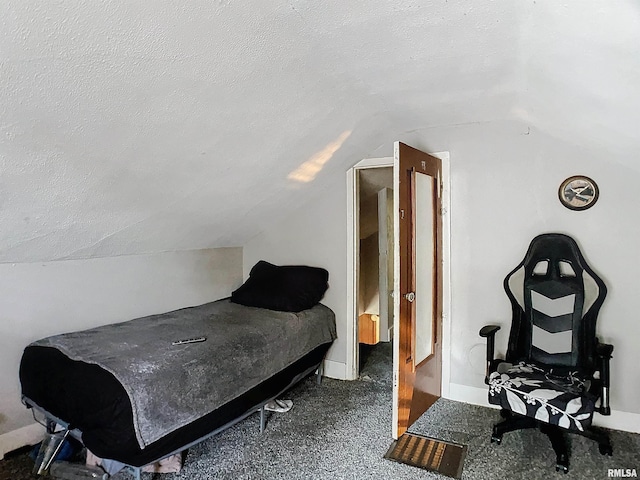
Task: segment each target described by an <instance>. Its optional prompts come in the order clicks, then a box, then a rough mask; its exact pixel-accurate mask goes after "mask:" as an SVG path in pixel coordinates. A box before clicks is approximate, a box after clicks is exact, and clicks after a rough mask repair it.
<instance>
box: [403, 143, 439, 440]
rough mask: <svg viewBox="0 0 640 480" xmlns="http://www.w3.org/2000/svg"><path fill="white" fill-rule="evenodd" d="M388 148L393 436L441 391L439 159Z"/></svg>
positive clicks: (424, 409)
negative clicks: (391, 154) (392, 236)
mask: <svg viewBox="0 0 640 480" xmlns="http://www.w3.org/2000/svg"><path fill="white" fill-rule="evenodd" d="M394 147H395V148H394V174H395V175H394V183H395V186H394V207H395V212H396V215H395V217H394V222H395V231H396V233H397V235H396V237H395V245H394V257H395V261H396V264H395V269H394V286H395V292H397V294H394V329H395V331H396V334H395V335H394V367H393V368H394V382H393V387H394V391H393V407H394V408H393V417H394V418H393V435H394V438H398V437H399V436H400V435H402V434H403V433H404V432H405V431H406V430H407V428H409V426H410V425H411V424H412V423H413V422H415V421H416V420H417V419H418V418H419V417H420V415H422V414H423V413H424V412H425V411H426V410H427V409H428V408H429V407H430V406H431V405H432V404H433V403H434V402H435V401H436V400H437V399H438V398H439V397H440V392H441V378H442V344H441V337H442V334H441V332H442V268H441V265H442V217H441V215H440V211H441V198H440V192H441V191H442V188H441V185H440V182H441V178H442V174H441V172H442V164H441V161H440V159H438V158H435V157H432V156H431V155H428V154H426V153H424V152H421V151H419V150H416V149H414V148H412V147H409V146H407V145H405V144H403V143H400V142H396V144H395V146H394Z"/></svg>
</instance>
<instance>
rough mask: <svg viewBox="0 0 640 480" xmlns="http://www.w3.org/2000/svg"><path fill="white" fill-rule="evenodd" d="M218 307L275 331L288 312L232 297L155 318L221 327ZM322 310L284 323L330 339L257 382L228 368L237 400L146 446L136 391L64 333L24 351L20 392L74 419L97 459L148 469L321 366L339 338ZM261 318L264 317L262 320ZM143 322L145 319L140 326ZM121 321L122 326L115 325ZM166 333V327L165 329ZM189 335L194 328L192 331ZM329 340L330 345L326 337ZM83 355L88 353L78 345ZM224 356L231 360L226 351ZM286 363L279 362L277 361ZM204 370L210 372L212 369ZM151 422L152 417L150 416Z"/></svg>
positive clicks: (277, 352) (294, 337) (296, 337)
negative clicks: (250, 304) (247, 315)
mask: <svg viewBox="0 0 640 480" xmlns="http://www.w3.org/2000/svg"><path fill="white" fill-rule="evenodd" d="M213 304H221V305H222V309H223V310H224V311H227V310H228V307H229V308H231V309H233V310H234V311H235V312H236V316H240V317H242V316H243V313H247V311H248V310H250V312H249V313H251V315H253V316H254V317H255V316H256V315H258V318H263V319H264V320H265V321H264V322H263V323H264V326H261V327H259V328H265V329H271V330H273V328H274V324H273V321H274V317H273V314H274V313H276V314H280V313H283V312H273V311H263V312H260V309H256V308H252V307H242V306H237V307H242V308H239V309H237V308H236V306H229V305H228V304H229V302H228V300H223V301H219V302H213V303H212V304H205V305H202V306H199V307H191V308H190V309H182V310H180V311H176V312H183V313H181V314H177V313H176V312H168V313H166V314H161V315H159V316H158V315H156V316H152V317H153V321H155V322H158V321H160V322H161V320H162V319H166V318H176V317H177V318H180V321H181V322H185V319H188V318H199V317H200V318H201V317H203V316H205V317H206V318H207V321H208V322H213V323H215V321H216V319H215V318H214V317H215V315H214V316H213V317H212V316H211V312H212V308H213V307H216V308H217V307H218V306H220V305H218V306H216V305H213ZM212 306H213V307H212ZM320 307H321V308H319V309H316V315H314V314H312V313H310V312H311V310H313V309H310V310H308V311H305V312H300V313H299V314H292V313H284V315H285V318H284V319H283V320H282V321H289V322H291V321H294V320H292V317H290V316H291V315H295V316H297V317H300V318H304V320H305V321H304V322H302V323H304V325H305V327H304V329H305V330H306V329H310V330H326V329H327V328H329V331H330V332H331V333H330V335H329V338H326V333H325V335H324V336H322V335H321V336H320V337H318V338H319V340H317V341H316V342H313V343H309V344H308V345H307V346H306V347H305V349H304V351H303V352H302V353H301V354H297V355H296V358H294V359H288V360H286V361H285V363H284V364H282V363H281V364H282V365H283V366H282V367H279V368H278V369H277V371H275V372H272V373H270V374H268V375H263V376H262V378H259V379H258V380H256V378H254V375H253V373H252V374H251V375H249V376H250V377H251V382H250V383H247V382H246V379H245V378H241V377H246V376H247V375H246V371H243V369H239V370H238V372H235V371H227V372H225V373H224V375H222V374H221V375H220V378H222V379H223V382H219V383H220V384H221V385H220V386H221V388H223V389H224V390H225V392H226V391H228V390H229V387H230V385H231V386H236V385H237V386H239V388H237V392H236V393H235V394H234V395H233V396H232V397H228V396H226V399H225V401H224V402H222V403H219V404H215V405H214V407H213V408H211V409H209V410H207V411H206V412H205V413H204V414H202V415H200V416H198V417H197V418H195V419H193V420H191V421H189V422H185V423H183V424H180V425H179V426H178V427H177V428H173V429H171V430H170V431H168V432H167V433H165V434H163V435H162V436H160V437H158V438H157V439H154V441H152V442H148V443H146V444H142V445H141V444H140V441H139V438H138V437H139V436H138V435H137V434H138V432H137V430H136V427H135V421H134V419H135V408H134V407H133V402H134V401H135V399H134V398H133V397H132V395H131V392H130V390H131V386H129V387H127V386H126V385H123V382H122V381H121V380H120V379H118V378H117V376H118V373H117V369H115V370H114V369H112V368H110V365H109V364H108V362H107V364H106V365H100V364H98V363H99V362H93V361H92V360H88V361H87V360H86V359H85V360H80V359H79V358H76V356H75V355H74V353H76V352H74V351H73V349H72V348H71V347H70V345H72V344H73V342H71V343H65V340H67V338H66V337H65V335H62V336H56V337H49V338H48V339H43V340H42V341H38V342H34V343H33V344H31V345H30V346H28V347H27V348H26V349H25V352H24V354H23V358H22V362H21V366H20V380H21V383H22V393H23V395H24V396H25V397H27V398H28V399H29V400H30V401H32V402H34V403H35V404H37V405H38V406H40V407H42V408H43V409H45V410H46V411H48V412H49V413H51V414H52V415H54V416H56V417H58V418H60V419H62V420H64V421H66V422H69V423H70V424H71V427H72V428H77V429H79V430H81V431H82V432H83V442H84V443H85V445H86V446H87V447H88V448H89V449H90V450H91V451H92V452H93V453H95V454H96V455H98V456H100V457H103V458H111V459H114V460H118V461H121V462H123V463H127V464H130V465H133V466H140V465H144V464H146V463H148V462H150V461H152V460H156V459H157V458H160V457H161V456H162V455H164V454H168V453H171V452H172V451H174V450H176V449H178V448H179V447H180V445H186V444H188V443H190V442H192V441H194V440H196V439H197V438H200V437H202V436H204V435H206V434H207V433H208V432H210V431H212V430H215V429H217V428H219V427H220V426H222V425H225V424H226V423H228V422H229V421H231V420H232V419H234V418H236V417H238V416H240V415H242V414H243V413H245V412H247V411H248V410H250V409H252V408H255V407H256V405H259V404H260V403H261V402H263V401H264V400H266V399H268V398H271V397H273V396H274V395H276V394H278V393H279V392H281V391H282V389H283V388H286V387H287V386H288V385H290V384H291V382H292V381H295V380H297V379H299V376H300V375H301V374H302V373H304V372H308V371H309V369H310V368H313V366H314V365H317V364H318V363H320V362H321V361H322V358H323V356H324V354H325V353H326V351H327V349H328V348H329V346H330V344H331V342H332V340H333V338H335V320H334V318H333V314H332V312H331V316H330V320H329V322H328V323H327V318H328V317H327V315H326V313H327V312H326V310H328V309H326V307H324V306H320ZM314 308H316V307H314ZM245 309H248V310H245ZM187 310H188V315H185V314H184V311H187ZM214 310H215V308H214ZM329 312H330V310H329ZM261 313H262V314H263V317H260V314H261ZM297 317H296V318H297ZM149 318H151V317H144V319H136V320H133V321H131V322H133V323H136V322H138V323H140V324H144V321H147V322H148V321H149ZM224 318H225V320H224V322H229V319H228V318H227V317H224ZM268 319H270V320H268ZM140 320H144V321H143V322H140ZM298 320H299V319H298ZM275 321H278V320H275ZM296 321H297V320H296ZM131 322H123V324H128V325H127V328H131ZM233 322H235V323H236V324H237V323H242V321H241V319H235V320H233ZM123 324H116V327H117V325H123ZM161 324H162V322H161ZM248 324H249V325H250V327H249V328H250V329H255V328H258V327H256V325H261V323H260V322H259V321H258V322H256V321H250V322H248ZM163 325H164V324H163ZM224 325H226V323H225V324H224ZM100 328H104V327H100ZM216 329H217V330H218V331H220V330H224V329H225V328H223V325H221V324H218V325H217V326H216ZM93 330H100V329H92V330H88V331H84V332H81V333H82V335H80V338H87V335H89V336H90V335H92V334H93V333H92V332H93ZM164 330H167V329H166V328H165V329H164ZM186 330H187V331H189V329H188V328H187V329H186ZM228 330H233V331H234V332H235V333H234V335H236V336H237V335H241V336H242V334H241V333H240V332H241V331H242V330H241V329H238V328H229V329H228ZM291 330H292V331H291V336H290V337H288V338H284V339H283V340H284V343H285V344H287V343H291V342H293V343H295V342H298V343H299V342H300V335H301V332H300V331H299V330H298V329H297V328H295V329H291ZM168 331H170V329H168ZM87 332H89V333H87ZM77 333H78V332H74V333H72V334H69V335H70V336H71V337H73V336H74V335H77ZM310 335H311V334H310ZM250 336H253V337H254V338H255V337H256V332H255V331H252V334H251V335H250ZM303 336H304V335H303ZM103 338H104V337H103ZM258 338H262V337H260V335H258ZM264 338H270V337H264ZM323 338H324V341H323V340H322V339H323ZM238 341H239V340H237V339H236V340H234V339H229V343H230V344H232V345H233V344H237V342H238ZM242 341H245V340H242ZM234 342H236V343H234ZM203 343H206V342H203ZM307 343H308V342H307ZM219 346H220V344H219V342H211V347H214V348H213V349H212V350H213V351H212V352H210V355H211V356H210V357H207V359H208V360H207V362H206V363H207V364H208V363H212V364H216V365H218V364H219V363H224V362H222V360H224V359H220V358H219V357H216V356H215V354H216V353H220V352H217V351H218V350H221V351H222V349H220V348H219ZM252 348H255V349H257V350H259V351H260V355H259V358H262V359H263V358H264V355H265V349H266V350H267V351H268V352H270V353H269V355H271V356H274V357H278V356H281V355H282V351H281V350H282V346H281V345H261V346H256V347H252ZM78 350H82V349H81V348H79V347H78ZM249 350H251V348H249ZM244 353H247V352H244ZM249 353H251V352H249ZM101 355H103V354H101ZM224 355H227V356H228V353H226V354H224ZM103 356H104V355H103ZM106 357H108V355H106ZM147 360H148V359H147V358H146V356H145V358H143V359H142V361H144V362H147ZM127 361H130V362H132V365H134V364H135V362H137V361H140V359H135V358H131V359H129V360H127ZM281 361H282V360H281V359H280V360H279V362H281ZM125 363H126V362H125ZM187 363H189V362H187ZM277 363H278V362H276V364H277ZM228 365H233V362H231V363H228V364H227V367H225V368H226V369H227V370H230V367H229V366H228ZM217 368H219V367H217ZM132 369H133V370H136V371H137V370H139V369H137V368H136V367H132ZM198 370H200V369H198ZM231 370H233V368H231ZM170 371H172V370H170ZM203 372H205V375H206V369H205V370H203ZM234 375H237V376H238V378H234ZM207 378H208V376H207ZM207 381H208V380H207ZM202 382H205V380H204V379H203V380H202ZM205 383H206V382H205ZM222 383H224V385H222ZM209 384H211V385H213V387H211V388H215V382H209ZM150 418H152V419H153V415H152V414H151V416H150Z"/></svg>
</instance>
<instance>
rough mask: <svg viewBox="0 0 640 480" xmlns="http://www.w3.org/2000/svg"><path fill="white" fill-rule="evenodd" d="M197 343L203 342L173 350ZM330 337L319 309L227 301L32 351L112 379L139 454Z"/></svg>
mask: <svg viewBox="0 0 640 480" xmlns="http://www.w3.org/2000/svg"><path fill="white" fill-rule="evenodd" d="M200 336H205V337H207V340H206V341H205V342H202V343H192V344H184V345H176V346H173V345H172V344H171V343H172V342H173V341H175V340H180V339H186V338H193V337H200ZM335 338H336V329H335V317H334V314H333V312H332V311H331V310H330V309H329V308H327V307H325V306H324V305H316V306H315V307H313V308H312V309H310V310H305V311H302V312H300V313H287V312H276V311H272V310H263V309H259V308H253V307H244V306H242V305H237V304H235V303H231V302H230V301H229V300H228V299H225V300H219V301H217V302H213V303H207V304H205V305H200V306H198V307H191V308H185V309H182V310H176V311H174V312H169V313H163V314H160V315H152V316H149V317H143V318H138V319H135V320H131V321H128V322H124V323H117V324H113V325H105V326H102V327H98V328H93V329H90V330H84V331H81V332H73V333H67V334H63V335H57V336H53V337H48V338H45V339H42V340H39V341H37V342H34V343H33V345H40V346H46V347H54V348H57V349H58V350H60V351H61V352H63V353H64V354H65V355H67V356H68V357H69V358H71V359H73V360H81V361H83V362H87V363H93V364H97V365H100V366H101V367H102V368H104V369H105V370H108V371H109V372H111V373H112V374H113V375H114V376H115V377H116V378H117V379H118V381H120V383H122V385H123V386H124V388H125V390H126V391H127V393H128V394H129V398H130V399H131V406H132V408H133V422H134V428H135V431H136V435H137V438H138V442H139V444H140V447H141V448H144V447H145V446H146V445H149V444H150V443H152V442H154V441H156V440H158V439H159V438H161V437H163V436H164V435H166V434H168V433H170V432H172V431H174V430H176V429H178V428H180V427H182V426H184V425H187V424H189V423H191V422H192V421H194V420H196V419H198V418H200V417H202V416H203V415H206V414H207V413H210V412H211V411H213V410H215V409H216V408H218V407H219V406H221V405H223V404H224V403H226V402H228V401H230V400H232V399H233V398H235V397H237V396H238V395H240V394H242V393H244V392H246V391H247V390H249V389H251V388H252V387H255V386H256V385H258V384H259V383H260V382H262V381H264V380H266V379H268V378H269V377H271V376H272V375H274V374H275V373H277V372H279V371H280V370H282V369H283V368H285V367H287V366H289V365H291V364H292V363H293V362H295V361H296V360H298V359H300V358H302V357H303V356H304V355H305V354H307V353H308V352H310V351H311V350H313V349H314V348H315V347H317V346H319V345H321V344H323V343H327V342H331V341H333V340H334V339H335Z"/></svg>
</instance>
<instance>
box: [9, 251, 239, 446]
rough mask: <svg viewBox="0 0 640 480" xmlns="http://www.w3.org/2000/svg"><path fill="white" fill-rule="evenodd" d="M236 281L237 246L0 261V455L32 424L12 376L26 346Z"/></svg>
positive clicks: (165, 307) (199, 299)
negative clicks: (14, 433) (15, 433)
mask: <svg viewBox="0 0 640 480" xmlns="http://www.w3.org/2000/svg"><path fill="white" fill-rule="evenodd" d="M241 282H242V248H219V249H210V250H197V251H184V252H167V253H161V254H154V255H133V256H121V257H111V258H97V259H90V260H69V261H59V262H46V263H18V264H15V263H14V264H0V291H2V295H0V338H2V349H1V350H0V365H2V369H1V370H0V457H1V456H2V455H3V454H4V453H5V452H6V451H9V450H11V443H12V440H11V435H10V434H8V433H7V432H12V431H15V430H16V429H19V428H20V427H24V426H26V425H29V424H31V423H33V420H32V418H31V414H30V413H29V412H28V411H27V410H26V409H25V408H24V406H23V405H22V404H21V403H20V384H19V379H18V367H19V363H20V357H21V355H22V350H23V349H24V347H26V346H27V345H28V344H29V343H30V342H32V341H34V340H37V339H39V338H42V337H45V336H49V335H54V334H58V333H63V332H67V331H72V330H79V329H86V328H91V327H94V326H98V325H103V324H107V323H114V322H118V321H124V320H129V319H132V318H136V317H140V316H144V315H150V314H155V313H161V312H166V311H170V310H174V309H177V308H181V307H187V306H192V305H199V304H202V303H206V302H208V301H212V300H217V299H219V298H222V297H225V296H228V295H230V293H231V291H232V290H233V289H235V288H237V287H238V286H239V285H240V284H241ZM3 440H4V443H3ZM18 446H20V445H13V448H17V447H18Z"/></svg>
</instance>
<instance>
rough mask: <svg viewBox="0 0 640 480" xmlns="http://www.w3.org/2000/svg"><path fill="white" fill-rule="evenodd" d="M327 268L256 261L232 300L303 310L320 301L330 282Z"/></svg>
mask: <svg viewBox="0 0 640 480" xmlns="http://www.w3.org/2000/svg"><path fill="white" fill-rule="evenodd" d="M328 281H329V272H327V271H326V270H325V269H324V268H318V267H308V266H305V265H284V266H277V265H273V264H271V263H269V262H265V261H264V260H260V261H259V262H258V263H256V264H255V265H254V266H253V268H252V269H251V272H250V273H249V278H248V279H247V281H246V282H244V283H243V284H242V285H241V286H240V288H238V289H237V290H235V291H234V292H233V293H232V294H231V301H232V302H234V303H239V304H240V305H246V306H248V307H259V308H267V309H269V310H279V311H281V312H300V311H302V310H306V309H308V308H311V307H313V306H314V305H316V304H317V303H318V302H319V301H320V300H321V299H322V297H323V296H324V292H326V291H327V288H328V287H329V284H328V283H327V282H328Z"/></svg>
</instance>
